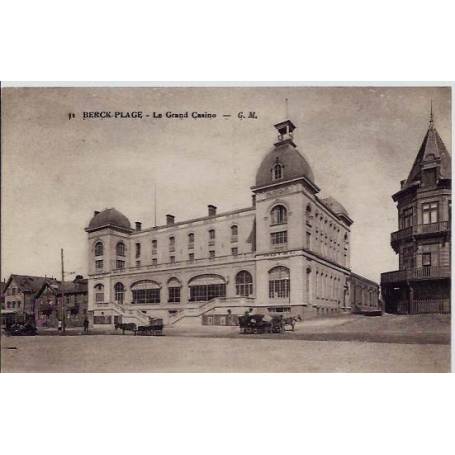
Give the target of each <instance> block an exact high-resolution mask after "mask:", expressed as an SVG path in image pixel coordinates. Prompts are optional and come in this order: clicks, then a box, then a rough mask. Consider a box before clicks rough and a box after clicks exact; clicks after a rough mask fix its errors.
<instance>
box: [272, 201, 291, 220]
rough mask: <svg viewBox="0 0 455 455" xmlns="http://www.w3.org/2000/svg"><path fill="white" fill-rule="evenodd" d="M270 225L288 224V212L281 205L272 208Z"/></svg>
mask: <svg viewBox="0 0 455 455" xmlns="http://www.w3.org/2000/svg"><path fill="white" fill-rule="evenodd" d="M271 215H272V224H286V223H287V222H288V211H287V210H286V207H284V206H283V205H276V206H275V207H273V209H272V212H271Z"/></svg>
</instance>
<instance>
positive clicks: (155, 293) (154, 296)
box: [133, 289, 160, 305]
mask: <svg viewBox="0 0 455 455" xmlns="http://www.w3.org/2000/svg"><path fill="white" fill-rule="evenodd" d="M133 303H135V304H139V305H140V304H143V303H160V290H159V289H137V290H133Z"/></svg>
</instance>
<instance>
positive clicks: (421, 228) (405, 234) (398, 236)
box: [391, 221, 450, 243]
mask: <svg viewBox="0 0 455 455" xmlns="http://www.w3.org/2000/svg"><path fill="white" fill-rule="evenodd" d="M446 231H450V224H449V222H448V221H438V222H437V223H429V224H417V225H415V226H409V227H407V228H404V229H400V230H399V231H395V232H392V235H391V241H392V243H394V242H397V241H400V240H403V239H406V238H409V237H411V236H413V235H424V234H436V233H439V232H446Z"/></svg>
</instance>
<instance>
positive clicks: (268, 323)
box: [239, 314, 295, 334]
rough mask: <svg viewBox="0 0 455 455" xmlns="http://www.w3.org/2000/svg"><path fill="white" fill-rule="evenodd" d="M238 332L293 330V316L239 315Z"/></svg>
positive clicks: (280, 331) (281, 331) (282, 331)
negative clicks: (266, 317)
mask: <svg viewBox="0 0 455 455" xmlns="http://www.w3.org/2000/svg"><path fill="white" fill-rule="evenodd" d="M239 326H240V333H245V334H257V333H284V332H285V331H287V330H292V331H294V327H295V318H294V317H292V316H290V317H287V318H284V317H283V316H273V317H271V318H270V319H265V315H263V314H248V315H245V316H240V317H239Z"/></svg>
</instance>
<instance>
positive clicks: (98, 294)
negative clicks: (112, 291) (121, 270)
mask: <svg viewBox="0 0 455 455" xmlns="http://www.w3.org/2000/svg"><path fill="white" fill-rule="evenodd" d="M95 302H96V303H104V286H103V285H102V284H101V283H99V284H96V285H95Z"/></svg>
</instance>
